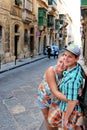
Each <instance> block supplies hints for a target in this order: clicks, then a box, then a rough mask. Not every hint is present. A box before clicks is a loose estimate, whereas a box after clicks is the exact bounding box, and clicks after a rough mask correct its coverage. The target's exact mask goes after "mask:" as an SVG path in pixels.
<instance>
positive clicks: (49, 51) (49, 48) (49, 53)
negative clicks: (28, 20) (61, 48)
mask: <svg viewBox="0 0 87 130" xmlns="http://www.w3.org/2000/svg"><path fill="white" fill-rule="evenodd" d="M47 52H48V58H49V59H50V56H51V47H50V46H48V47H47Z"/></svg>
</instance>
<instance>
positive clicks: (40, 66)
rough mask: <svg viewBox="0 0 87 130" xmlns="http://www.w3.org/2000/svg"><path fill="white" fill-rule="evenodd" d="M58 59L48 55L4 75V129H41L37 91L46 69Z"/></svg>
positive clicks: (0, 124)
mask: <svg viewBox="0 0 87 130" xmlns="http://www.w3.org/2000/svg"><path fill="white" fill-rule="evenodd" d="M56 61H57V60H56V59H55V60H54V59H53V58H51V59H50V60H49V59H47V58H45V59H43V60H40V61H37V62H34V63H32V64H29V65H28V64H27V65H25V66H22V67H20V68H16V69H14V70H11V71H7V72H5V73H3V74H1V75H0V130H39V127H40V126H41V123H42V122H43V116H42V113H41V112H40V109H39V108H38V105H37V99H36V91H37V87H38V85H39V83H40V82H41V80H42V76H43V73H44V71H45V69H46V68H47V67H48V66H50V65H53V64H55V63H56Z"/></svg>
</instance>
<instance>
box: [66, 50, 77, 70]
mask: <svg viewBox="0 0 87 130" xmlns="http://www.w3.org/2000/svg"><path fill="white" fill-rule="evenodd" d="M78 59H79V57H75V55H74V54H72V53H71V52H69V51H66V52H65V60H64V64H65V66H67V68H68V69H70V68H73V67H75V66H76V63H77V61H78Z"/></svg>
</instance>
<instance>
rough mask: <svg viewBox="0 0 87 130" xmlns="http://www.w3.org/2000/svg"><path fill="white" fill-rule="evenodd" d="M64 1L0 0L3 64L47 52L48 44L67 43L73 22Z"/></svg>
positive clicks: (0, 41)
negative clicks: (63, 8)
mask: <svg viewBox="0 0 87 130" xmlns="http://www.w3.org/2000/svg"><path fill="white" fill-rule="evenodd" d="M61 1H62V0H6V1H5V0H0V59H1V62H2V64H3V63H7V62H12V61H15V60H21V59H23V58H28V57H33V56H34V55H38V54H44V50H45V48H46V46H47V45H53V44H56V45H58V46H60V49H61V48H62V47H63V46H65V45H66V41H67V38H68V35H67V34H68V31H67V27H69V26H70V24H71V23H72V21H71V19H70V16H69V15H68V14H67V13H64V12H62V6H61V5H62V2H61ZM59 3H60V4H59Z"/></svg>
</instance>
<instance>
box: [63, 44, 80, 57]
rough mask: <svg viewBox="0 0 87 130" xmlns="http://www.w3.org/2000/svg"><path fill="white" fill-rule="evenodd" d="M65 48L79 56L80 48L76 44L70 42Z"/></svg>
mask: <svg viewBox="0 0 87 130" xmlns="http://www.w3.org/2000/svg"><path fill="white" fill-rule="evenodd" d="M65 50H67V51H70V52H71V53H73V54H74V55H76V56H79V55H80V53H81V50H80V48H79V47H78V45H75V44H70V45H68V46H67V47H66V48H65Z"/></svg>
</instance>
